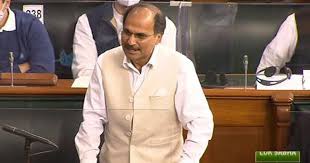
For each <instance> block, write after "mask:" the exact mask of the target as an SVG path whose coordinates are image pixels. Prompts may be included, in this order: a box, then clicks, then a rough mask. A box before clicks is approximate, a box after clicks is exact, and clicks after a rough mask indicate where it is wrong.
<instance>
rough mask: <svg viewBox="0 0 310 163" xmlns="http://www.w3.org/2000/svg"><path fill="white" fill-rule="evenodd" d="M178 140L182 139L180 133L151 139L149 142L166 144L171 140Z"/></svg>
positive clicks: (151, 143)
mask: <svg viewBox="0 0 310 163" xmlns="http://www.w3.org/2000/svg"><path fill="white" fill-rule="evenodd" d="M177 140H180V133H177V134H174V135H171V136H167V137H162V138H153V139H150V141H149V144H150V145H164V144H169V143H170V142H173V141H177Z"/></svg>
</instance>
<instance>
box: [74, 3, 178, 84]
mask: <svg viewBox="0 0 310 163" xmlns="http://www.w3.org/2000/svg"><path fill="white" fill-rule="evenodd" d="M139 2H140V0H117V1H115V2H114V3H104V4H103V5H101V6H98V7H96V8H94V9H92V10H91V11H89V12H87V13H86V14H83V15H82V16H80V18H79V19H78V22H77V24H76V28H75V34H74V39H73V63H72V73H73V77H74V78H79V77H81V76H86V77H90V76H91V74H92V72H93V69H94V67H95V64H96V60H97V57H98V56H99V55H100V54H102V53H104V52H105V51H107V50H109V49H112V48H114V47H117V46H120V36H121V31H122V28H123V15H124V13H125V11H126V10H127V8H128V7H129V6H132V5H134V4H137V3H139ZM166 21H167V28H166V29H165V33H164V36H163V39H162V41H161V43H162V44H164V45H166V46H168V47H170V48H172V49H175V48H176V27H175V25H174V23H173V22H172V21H171V20H170V19H169V18H168V17H166Z"/></svg>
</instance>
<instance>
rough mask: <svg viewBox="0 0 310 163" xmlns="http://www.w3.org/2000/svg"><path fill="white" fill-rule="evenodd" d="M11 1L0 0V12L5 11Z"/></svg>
mask: <svg viewBox="0 0 310 163" xmlns="http://www.w3.org/2000/svg"><path fill="white" fill-rule="evenodd" d="M10 2H11V0H5V1H3V0H0V10H2V11H5V9H6V8H8V7H9V5H10Z"/></svg>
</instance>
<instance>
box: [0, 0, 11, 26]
mask: <svg viewBox="0 0 310 163" xmlns="http://www.w3.org/2000/svg"><path fill="white" fill-rule="evenodd" d="M9 5H10V0H5V1H3V0H0V27H3V25H4V23H5V21H6V18H7V16H8V11H7V8H8V7H9Z"/></svg>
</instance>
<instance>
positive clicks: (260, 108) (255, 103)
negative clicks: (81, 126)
mask: <svg viewBox="0 0 310 163" xmlns="http://www.w3.org/2000/svg"><path fill="white" fill-rule="evenodd" d="M208 102H209V105H210V108H211V110H212V113H213V115H214V121H215V122H216V125H221V126H263V125H264V123H265V118H266V110H267V108H270V101H269V100H244V99H208Z"/></svg>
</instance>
